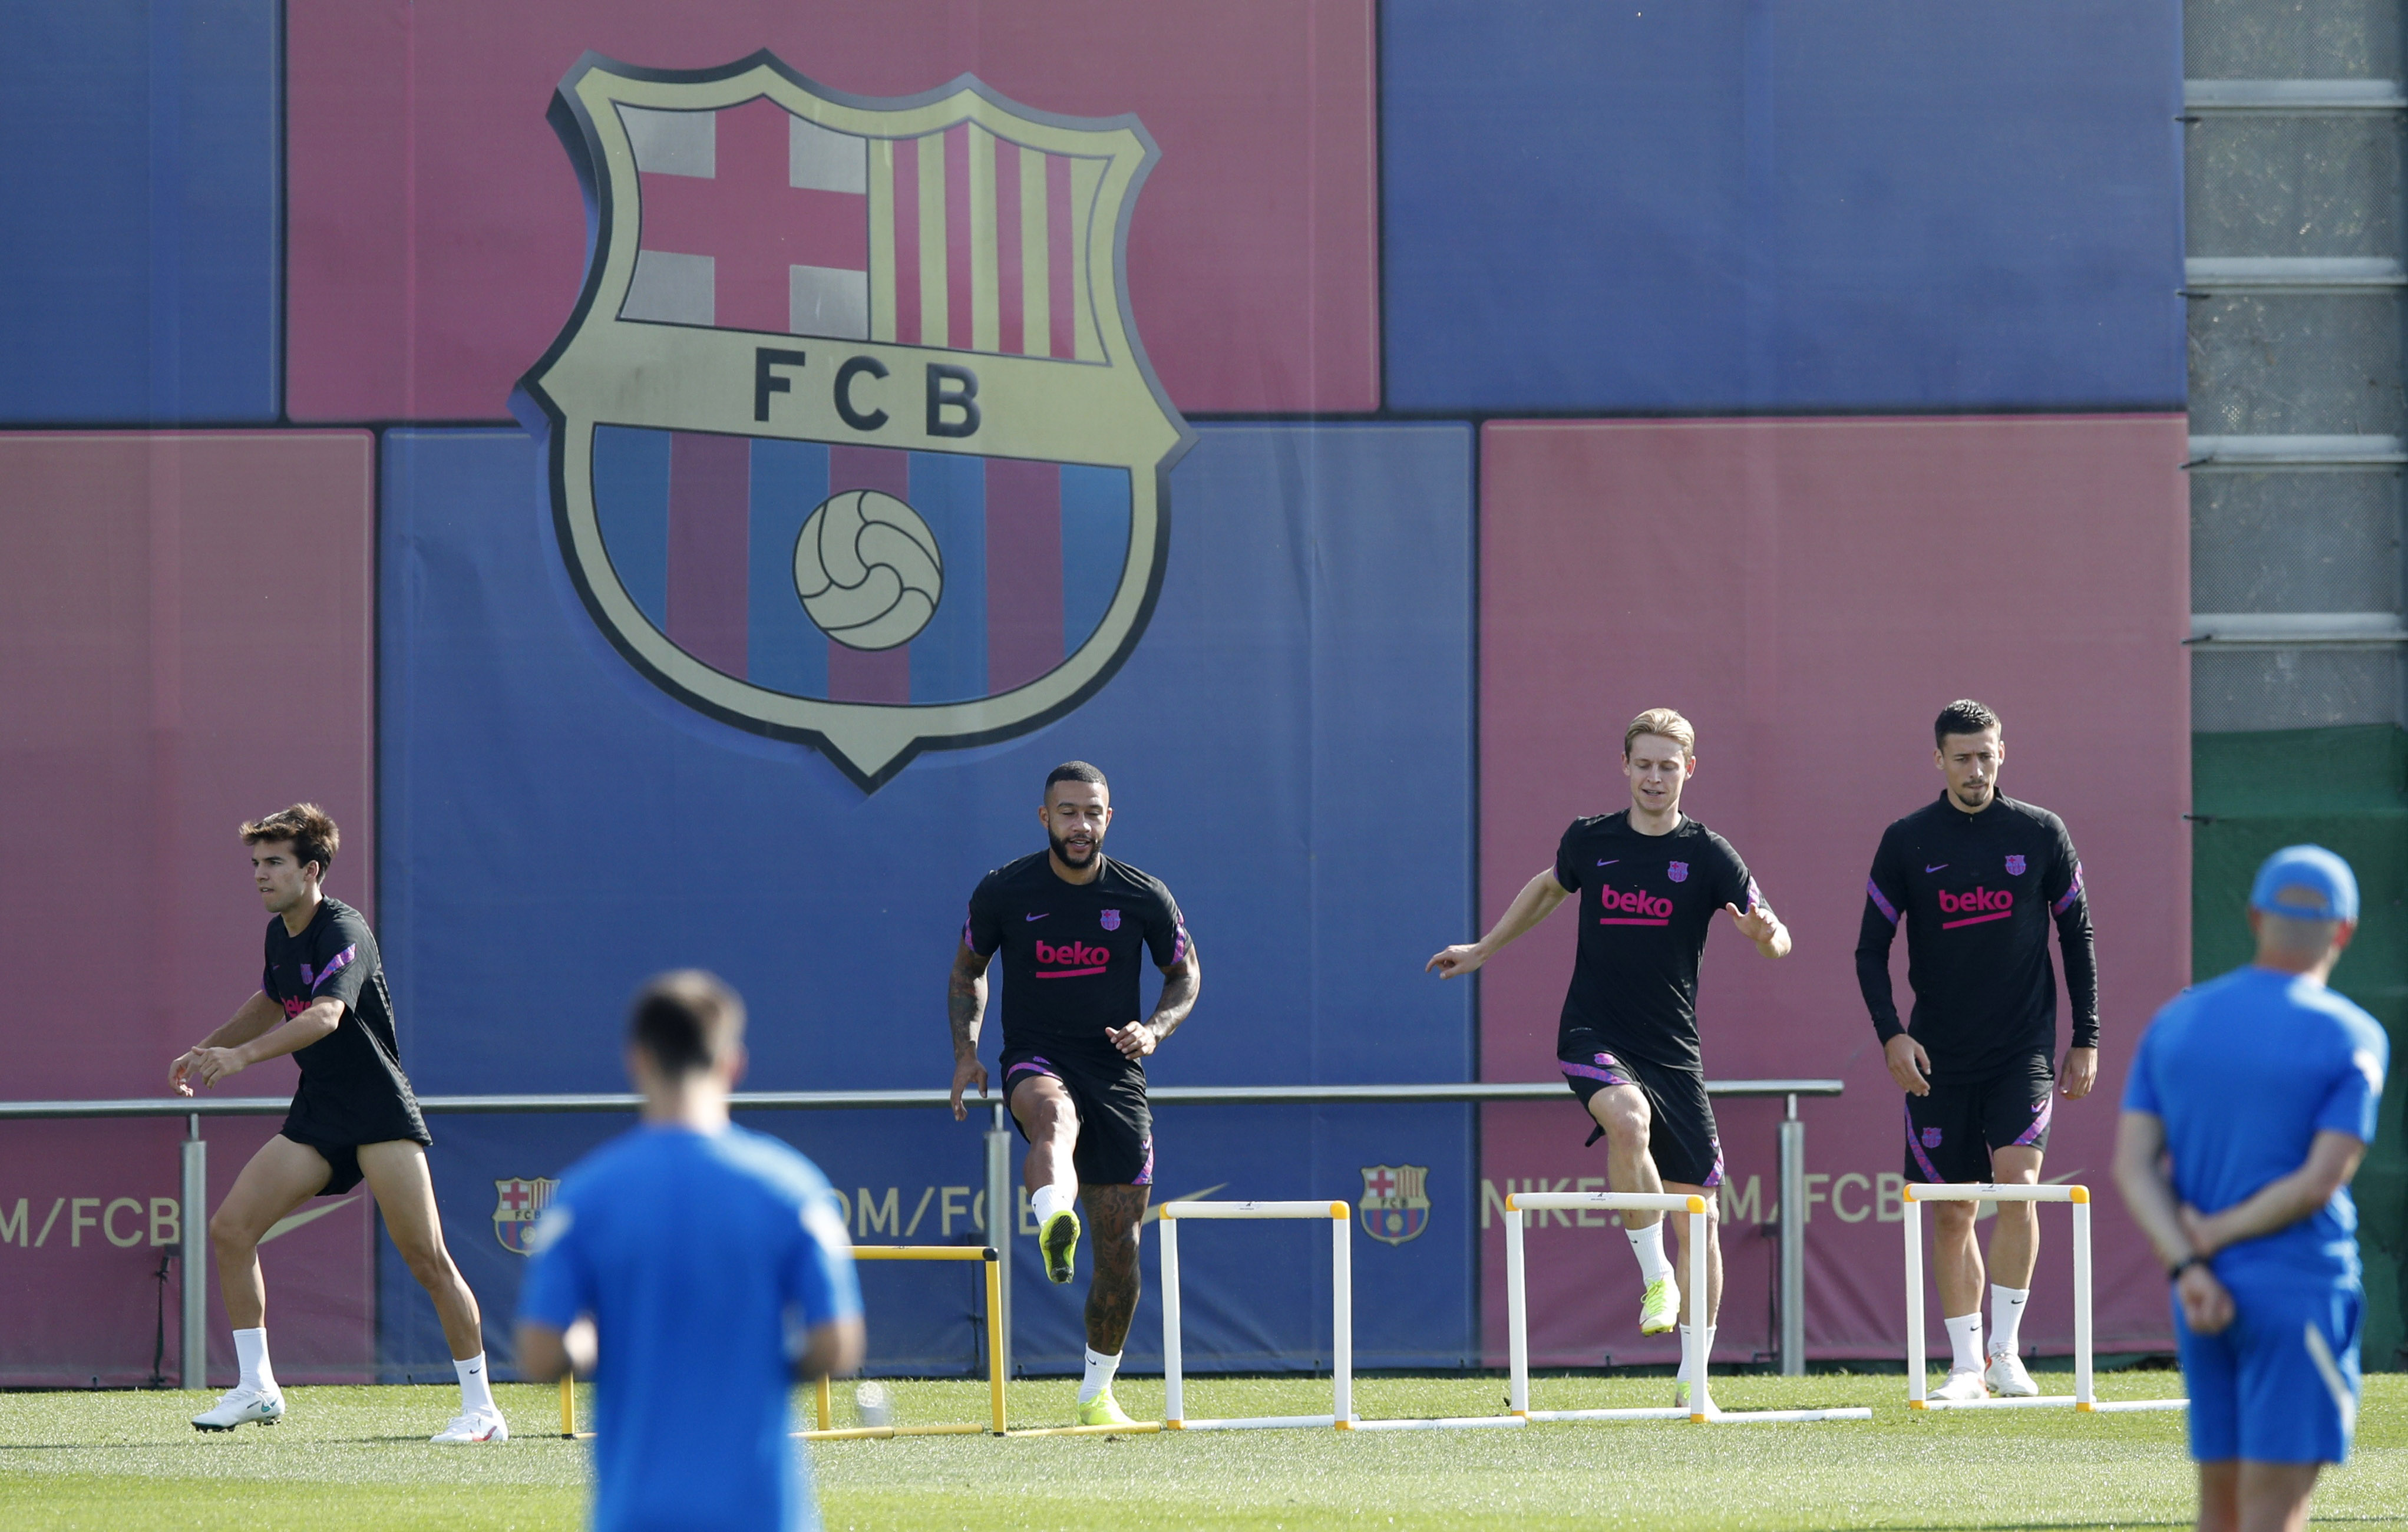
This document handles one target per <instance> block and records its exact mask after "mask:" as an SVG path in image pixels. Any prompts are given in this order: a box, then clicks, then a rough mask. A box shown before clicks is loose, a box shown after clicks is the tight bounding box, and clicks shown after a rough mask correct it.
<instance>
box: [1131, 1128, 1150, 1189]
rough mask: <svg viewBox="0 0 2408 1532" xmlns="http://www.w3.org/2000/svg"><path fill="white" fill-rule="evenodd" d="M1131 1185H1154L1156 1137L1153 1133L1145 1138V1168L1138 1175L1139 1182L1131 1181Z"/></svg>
mask: <svg viewBox="0 0 2408 1532" xmlns="http://www.w3.org/2000/svg"><path fill="white" fill-rule="evenodd" d="M1129 1184H1130V1185H1131V1186H1151V1185H1153V1184H1154V1135H1153V1134H1151V1133H1149V1134H1147V1135H1146V1136H1145V1168H1144V1169H1142V1170H1140V1171H1139V1172H1138V1173H1137V1180H1135V1181H1130V1182H1129Z"/></svg>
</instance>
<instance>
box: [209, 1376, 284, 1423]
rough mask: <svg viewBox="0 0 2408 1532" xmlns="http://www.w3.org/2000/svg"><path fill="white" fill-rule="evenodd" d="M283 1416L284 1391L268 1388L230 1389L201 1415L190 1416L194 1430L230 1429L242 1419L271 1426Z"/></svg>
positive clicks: (241, 1421)
mask: <svg viewBox="0 0 2408 1532" xmlns="http://www.w3.org/2000/svg"><path fill="white" fill-rule="evenodd" d="M283 1418H284V1392H283V1390H281V1389H269V1390H267V1391H266V1392H265V1393H262V1392H261V1391H259V1390H258V1389H255V1388H241V1387H236V1388H230V1389H227V1390H226V1392H225V1396H224V1397H222V1398H221V1399H219V1400H218V1402H217V1403H216V1404H214V1405H212V1406H210V1407H209V1409H208V1410H205V1411H204V1412H202V1413H201V1414H198V1415H194V1416H193V1430H195V1431H231V1430H233V1429H234V1428H235V1427H236V1426H237V1425H241V1424H243V1423H244V1422H245V1421H257V1422H258V1423H259V1424H260V1425H275V1424H276V1423H277V1422H278V1421H280V1420H282V1419H283Z"/></svg>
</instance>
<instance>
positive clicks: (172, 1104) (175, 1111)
mask: <svg viewBox="0 0 2408 1532" xmlns="http://www.w3.org/2000/svg"><path fill="white" fill-rule="evenodd" d="M1845 1085H1846V1081H1838V1080H1709V1081H1706V1094H1707V1095H1719V1096H1733V1097H1750V1096H1776V1095H1781V1096H1786V1095H1839V1094H1840V1093H1841V1092H1842V1090H1843V1089H1844V1088H1845ZM1146 1099H1147V1100H1148V1101H1150V1102H1151V1103H1152V1104H1154V1106H1157V1107H1276V1106H1331V1107H1335V1106H1345V1105H1348V1104H1355V1105H1364V1104H1369V1103H1376V1102H1406V1103H1411V1102H1425V1103H1439V1102H1447V1101H1466V1102H1488V1101H1568V1100H1570V1099H1571V1096H1570V1093H1569V1092H1567V1091H1566V1090H1565V1089H1564V1087H1563V1086H1562V1085H1561V1084H1558V1083H1552V1082H1548V1083H1541V1082H1540V1081H1498V1082H1489V1081H1446V1082H1441V1083H1436V1084H1419V1085H1155V1086H1153V1087H1151V1088H1149V1089H1148V1090H1147V1092H1146ZM643 1104H644V1098H643V1097H642V1096H640V1095H633V1094H632V1093H626V1092H618V1093H602V1092H595V1093H589V1094H582V1095H577V1094H571V1095H422V1096H420V1097H419V1098H418V1108H419V1110H421V1111H439V1112H546V1111H634V1110H637V1109H638V1108H639V1107H641V1106H642V1105H643ZM292 1105H293V1103H292V1101H291V1099H290V1098H289V1097H286V1096H280V1095H238V1096H226V1097H208V1096H168V1097H157V1098H152V1097H136V1098H134V1099H130V1100H113V1101H0V1122H6V1121H8V1120H9V1119H11V1118H26V1117H185V1116H194V1117H275V1116H281V1115H282V1114H283V1113H284V1112H285V1111H287V1110H290V1109H291V1107H292ZM728 1105H729V1106H731V1107H733V1108H735V1109H736V1110H738V1111H882V1110H908V1109H911V1108H918V1107H946V1108H950V1107H951V1106H952V1105H953V1095H952V1093H950V1092H947V1091H738V1092H737V1093H736V1094H735V1095H731V1096H729V1097H728Z"/></svg>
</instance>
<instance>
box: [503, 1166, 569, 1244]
mask: <svg viewBox="0 0 2408 1532" xmlns="http://www.w3.org/2000/svg"><path fill="white" fill-rule="evenodd" d="M559 1189H560V1182H559V1181H554V1180H552V1179H551V1178H550V1177H546V1176H538V1177H537V1178H535V1179H534V1180H533V1181H526V1180H523V1179H513V1180H510V1181H495V1182H494V1238H495V1239H498V1240H500V1241H501V1245H502V1248H503V1249H504V1250H507V1251H509V1253H511V1254H513V1255H532V1254H533V1253H535V1250H534V1247H533V1246H531V1245H529V1244H528V1243H527V1235H528V1234H529V1233H530V1232H531V1231H533V1229H534V1228H535V1221H536V1220H537V1219H538V1218H540V1217H541V1216H543V1210H544V1209H546V1208H548V1207H550V1206H552V1193H554V1192H556V1191H558V1190H559Z"/></svg>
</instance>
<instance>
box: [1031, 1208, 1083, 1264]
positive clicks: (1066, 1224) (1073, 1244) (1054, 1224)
mask: <svg viewBox="0 0 2408 1532" xmlns="http://www.w3.org/2000/svg"><path fill="white" fill-rule="evenodd" d="M1037 1241H1038V1243H1039V1245H1040V1246H1042V1247H1043V1249H1044V1251H1045V1275H1047V1276H1048V1277H1051V1278H1053V1279H1054V1281H1057V1282H1067V1281H1069V1280H1070V1266H1071V1262H1072V1260H1073V1259H1074V1258H1075V1257H1076V1256H1077V1255H1078V1253H1079V1215H1078V1214H1077V1213H1074V1212H1072V1211H1071V1210H1069V1209H1068V1208H1065V1209H1063V1210H1061V1211H1060V1212H1058V1213H1055V1214H1054V1216H1053V1217H1051V1218H1049V1219H1047V1220H1046V1221H1045V1227H1044V1228H1043V1229H1042V1230H1040V1231H1039V1234H1038V1236H1037Z"/></svg>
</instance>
